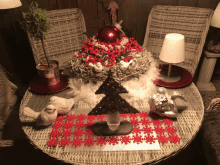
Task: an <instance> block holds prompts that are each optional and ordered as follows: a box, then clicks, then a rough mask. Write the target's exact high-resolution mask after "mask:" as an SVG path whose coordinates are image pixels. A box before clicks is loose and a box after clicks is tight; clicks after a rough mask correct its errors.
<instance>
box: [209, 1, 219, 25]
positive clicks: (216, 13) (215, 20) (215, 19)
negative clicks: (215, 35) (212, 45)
mask: <svg viewBox="0 0 220 165" xmlns="http://www.w3.org/2000/svg"><path fill="white" fill-rule="evenodd" d="M211 26H213V27H216V28H220V3H219V4H218V6H217V7H216V9H215V11H214V14H213V17H212V20H211Z"/></svg>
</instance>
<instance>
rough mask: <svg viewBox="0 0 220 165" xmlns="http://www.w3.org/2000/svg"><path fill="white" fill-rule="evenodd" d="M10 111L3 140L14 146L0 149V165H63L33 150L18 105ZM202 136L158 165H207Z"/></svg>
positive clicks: (199, 134) (22, 90)
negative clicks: (11, 141) (12, 141)
mask: <svg viewBox="0 0 220 165" xmlns="http://www.w3.org/2000/svg"><path fill="white" fill-rule="evenodd" d="M21 87H22V88H21V90H20V92H19V95H20V100H21V98H22V95H23V93H24V91H25V90H26V88H27V85H23V86H21ZM20 100H19V101H18V104H17V105H16V107H15V109H14V110H13V111H12V113H11V115H10V117H9V119H8V123H7V125H6V127H5V131H4V138H5V139H13V140H14V146H13V147H9V148H4V149H3V148H0V164H1V165H55V164H64V163H62V162H60V161H57V160H55V159H53V158H51V157H49V156H48V155H46V154H44V153H43V152H42V151H40V150H37V149H36V148H34V147H33V146H32V145H31V144H30V143H29V141H28V140H27V139H26V137H25V134H24V132H23V130H22V128H21V125H20V122H19V117H18V112H19V103H20ZM201 137H202V134H201V132H199V133H198V134H197V136H196V137H195V139H194V140H193V141H192V143H191V144H190V145H189V146H187V148H186V149H184V150H183V151H181V152H180V153H178V154H177V155H176V156H174V157H173V158H172V159H168V160H166V161H164V162H163V163H161V164H160V165H194V164H199V165H208V164H207V161H206V158H205V156H204V151H203V146H202V145H201Z"/></svg>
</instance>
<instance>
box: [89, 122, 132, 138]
mask: <svg viewBox="0 0 220 165" xmlns="http://www.w3.org/2000/svg"><path fill="white" fill-rule="evenodd" d="M132 131H133V124H131V123H130V122H129V121H121V123H120V125H119V128H118V129H117V130H115V131H112V130H110V129H109V128H108V125H107V122H106V121H99V122H96V123H95V124H94V125H93V126H92V132H93V133H94V134H95V135H97V136H112V135H115V136H119V135H128V134H130V133H131V132H132Z"/></svg>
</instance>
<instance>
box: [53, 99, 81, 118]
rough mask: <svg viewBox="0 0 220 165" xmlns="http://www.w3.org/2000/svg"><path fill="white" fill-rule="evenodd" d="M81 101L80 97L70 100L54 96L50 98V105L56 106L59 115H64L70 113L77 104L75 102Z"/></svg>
mask: <svg viewBox="0 0 220 165" xmlns="http://www.w3.org/2000/svg"><path fill="white" fill-rule="evenodd" d="M79 99H80V95H78V96H76V97H74V98H70V99H66V98H62V97H57V96H52V97H51V98H50V101H49V104H52V105H54V107H55V108H56V110H57V113H58V114H62V115H63V114H66V113H68V112H69V111H70V110H71V108H72V107H73V105H74V104H75V102H77V101H78V100H79Z"/></svg>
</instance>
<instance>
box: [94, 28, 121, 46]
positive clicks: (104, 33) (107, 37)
mask: <svg viewBox="0 0 220 165" xmlns="http://www.w3.org/2000/svg"><path fill="white" fill-rule="evenodd" d="M117 39H118V40H121V31H120V30H119V29H118V28H116V27H115V26H105V27H103V28H101V29H99V31H98V34H97V40H99V41H100V42H105V43H116V42H117Z"/></svg>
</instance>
